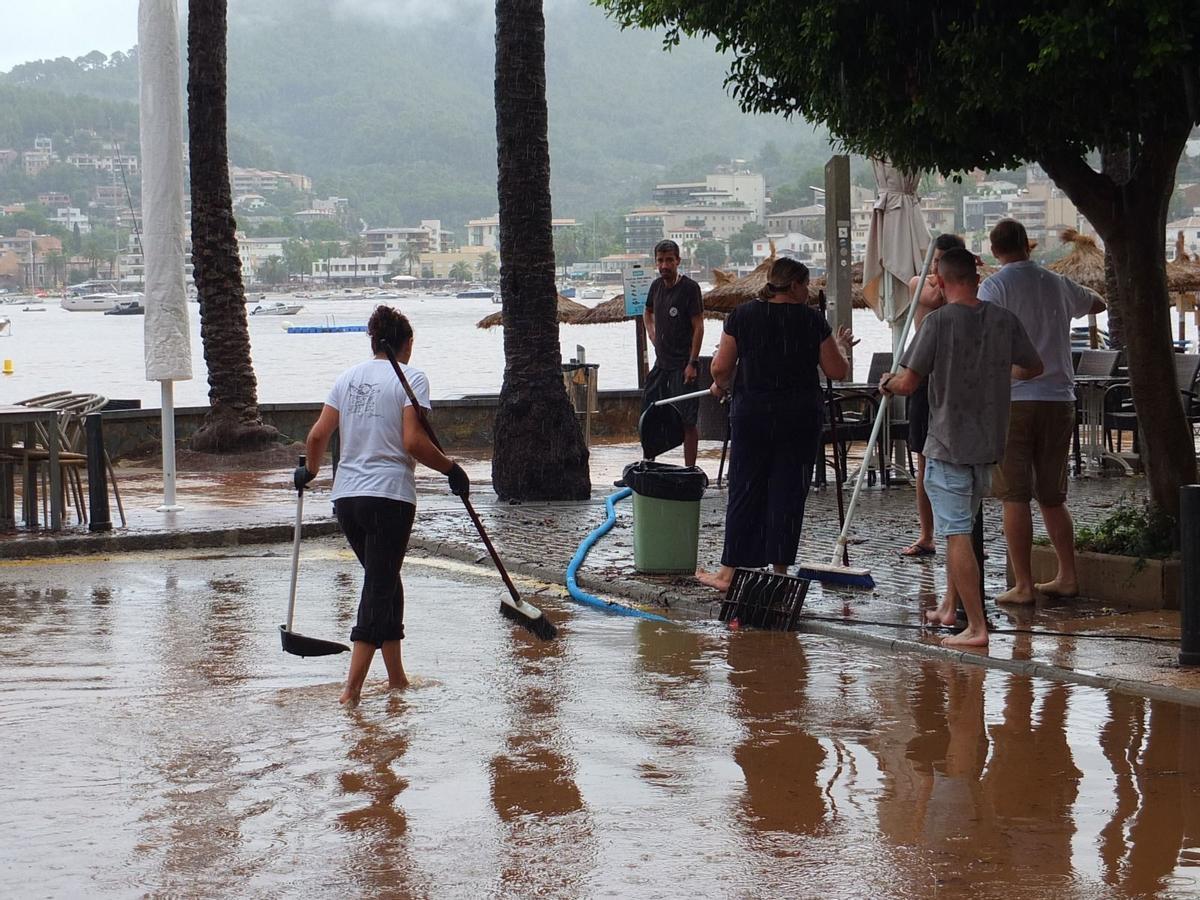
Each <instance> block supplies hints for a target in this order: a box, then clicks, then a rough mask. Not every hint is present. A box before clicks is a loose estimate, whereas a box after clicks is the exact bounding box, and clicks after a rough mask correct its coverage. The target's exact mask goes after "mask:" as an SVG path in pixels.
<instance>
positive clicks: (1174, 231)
mask: <svg viewBox="0 0 1200 900" xmlns="http://www.w3.org/2000/svg"><path fill="white" fill-rule="evenodd" d="M1181 231H1182V232H1183V249H1184V250H1186V251H1187V252H1188V255H1189V256H1200V216H1188V217H1187V218H1184V219H1176V220H1175V221H1173V222H1168V223H1167V233H1166V243H1167V256H1169V257H1172V258H1174V256H1175V241H1176V240H1177V239H1178V237H1179V232H1181Z"/></svg>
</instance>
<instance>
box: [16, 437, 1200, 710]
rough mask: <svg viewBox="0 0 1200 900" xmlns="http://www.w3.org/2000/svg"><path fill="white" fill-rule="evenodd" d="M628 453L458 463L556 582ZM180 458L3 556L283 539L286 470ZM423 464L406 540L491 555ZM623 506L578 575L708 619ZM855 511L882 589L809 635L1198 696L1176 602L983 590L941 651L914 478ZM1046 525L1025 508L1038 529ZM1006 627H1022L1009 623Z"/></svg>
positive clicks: (840, 601)
mask: <svg viewBox="0 0 1200 900" xmlns="http://www.w3.org/2000/svg"><path fill="white" fill-rule="evenodd" d="M719 455H720V445H719V444H707V443H706V444H702V445H701V459H700V463H701V465H702V466H703V468H704V469H705V470H706V471H707V472H708V473H709V476H710V478H711V479H712V481H713V483H714V485H715V479H716V473H717V467H718V461H719ZM677 457H678V452H676V453H675V454H671V455H669V456H668V458H667V461H669V462H678V461H679V459H677ZM281 458H282V457H281ZM638 458H640V449H639V448H637V446H636V445H633V444H616V445H601V446H596V447H593V448H592V484H593V493H592V498H591V499H590V500H589V501H586V502H581V503H525V504H509V503H501V502H499V501H498V500H497V499H496V497H495V495H494V494H492V493H491V491H490V490H489V489H488V487H487V486H486V482H487V481H488V480H489V478H490V461H488V460H486V459H466V460H464V465H465V467H466V469H467V471H468V474H469V475H470V476H471V479H472V481H473V482H475V483H476V484H477V488H476V491H477V493H476V494H473V495H472V500H473V502H474V505H475V507H476V509H477V510H478V512H479V514H480V516H481V518H482V520H483V522H484V524H485V527H486V528H487V529H488V532H489V534H490V535H491V537H492V539H493V541H494V542H495V544H496V547H497V550H498V551H499V552H500V554H501V556H502V557H503V558H504V560H505V563H506V565H507V566H508V567H509V568H510V569H511V570H512V571H514V572H517V573H520V574H524V575H527V576H530V577H534V578H538V579H541V580H544V581H551V582H556V583H562V582H563V581H564V580H565V573H566V568H567V563H568V562H569V560H570V558H571V556H572V555H573V554H574V552H575V550H576V548H577V547H578V545H579V542H580V541H581V540H582V539H583V538H584V537H585V536H586V535H587V533H588V532H589V531H591V530H592V529H593V528H595V527H596V526H597V525H599V524H600V523H601V522H602V521H603V520H604V516H605V513H604V498H605V497H606V496H608V495H609V494H610V493H611V492H612V491H613V490H615V488H613V487H611V485H612V482H613V480H614V479H616V478H618V477H620V473H621V469H622V468H623V466H624V464H625V463H627V462H631V461H634V460H636V459H638ZM187 464H188V463H187V461H181V464H180V468H181V471H180V474H179V477H178V482H177V499H178V503H179V504H180V505H181V506H182V507H183V510H182V511H180V512H175V513H162V512H158V511H157V506H158V505H159V504H160V503H161V501H162V477H161V473H160V472H158V471H157V470H155V469H146V468H121V469H119V470H118V476H119V478H120V489H121V496H122V500H123V502H124V505H125V512H126V516H127V518H128V527H126V528H121V527H120V525H119V519H118V516H117V511H116V508H115V504H114V506H113V509H112V518H113V521H114V529H113V531H112V532H109V533H107V534H89V533H88V532H87V530H86V526H72V527H69V528H67V529H66V530H64V531H63V532H61V533H60V534H58V535H53V536H52V535H45V534H29V533H26V532H24V531H18V532H16V533H9V534H5V535H0V560H3V559H19V558H36V557H51V556H57V555H61V554H75V553H118V552H122V551H127V550H135V549H136V550H149V549H156V548H166V547H171V548H180V547H221V546H235V545H239V544H247V543H267V542H271V543H274V542H290V541H291V539H292V528H293V523H294V521H295V510H296V505H295V497H296V495H295V491H294V489H292V487H291V467H290V466H287V467H282V466H281V467H278V468H272V469H270V470H264V471H243V470H237V471H234V470H229V471H205V472H198V471H188V470H187ZM327 475H328V472H324V473H322V477H321V478H319V479H318V481H317V482H316V483H315V486H314V488H313V489H311V490H310V491H308V492H307V493H306V496H305V506H304V523H305V536H306V537H307V538H311V537H316V536H320V535H332V534H337V533H338V528H337V523H336V522H335V521H334V520H333V518H332V510H331V507H330V503H329V481H328V478H327ZM418 476H419V477H418V492H419V493H420V495H421V502H420V512H419V514H418V517H417V527H416V530H415V532H414V536H413V545H412V546H413V551H414V552H416V553H425V554H432V555H441V556H448V557H453V558H456V559H459V560H466V561H472V562H479V563H480V564H481V565H485V566H490V561H489V560H488V558H487V556H486V553H485V551H484V549H483V547H482V545H481V544H480V542H479V539H478V537H477V535H476V534H475V531H474V528H473V527H472V525H471V523H470V520H469V519H468V518H467V516H466V515H465V513H464V512H463V509H462V505H461V503H460V502H459V501H458V500H457V499H456V498H455V497H453V496H452V495H450V494H449V493H447V491H446V487H445V480H444V478H442V477H441V476H438V475H436V474H434V473H431V472H429V471H428V470H420V471H419V473H418ZM1133 492H1140V493H1142V492H1144V482H1143V481H1142V480H1141V479H1137V478H1087V477H1085V478H1083V479H1079V480H1075V481H1073V482H1072V484H1071V501H1070V503H1071V511H1072V513H1073V514H1074V516H1075V521H1076V523H1077V525H1082V524H1087V523H1089V522H1094V521H1096V520H1097V519H1099V518H1101V517H1102V516H1103V515H1104V514H1105V513H1106V512H1107V510H1108V509H1109V508H1110V507H1111V506H1112V505H1113V504H1114V503H1116V502H1117V501H1118V500H1119V499H1120V498H1121V497H1122V496H1123V495H1128V494H1130V493H1133ZM847 499H848V498H847ZM617 508H618V519H617V523H616V526H615V527H614V528H613V530H612V531H611V532H609V534H608V535H607V536H606V537H605V538H604V539H602V540H601V541H600V542H599V544H598V545H597V546H596V547H595V548H594V549H593V550H592V552H591V554H590V555H589V556H588V559H587V561H586V562H585V564H584V566H583V569H582V570H581V573H580V577H579V582H580V585H581V586H582V587H583V588H584V589H585V590H588V591H591V592H593V593H596V594H598V595H601V596H607V597H611V598H616V599H621V600H624V601H625V602H627V603H633V604H635V605H644V606H647V607H653V608H662V607H666V608H668V609H670V610H671V611H672V615H673V616H674V617H675V618H680V619H689V620H712V619H715V617H716V613H717V609H718V607H719V604H720V599H721V598H720V596H719V595H717V594H716V593H714V592H713V591H711V590H709V589H707V588H704V587H702V586H700V585H698V584H697V583H696V582H695V581H694V580H693V579H690V578H672V577H661V576H650V575H640V574H638V573H636V572H635V571H634V570H633V531H632V514H631V511H630V505H629V503H628V502H627V501H626V502H623V503H621V504H619V505H618V507H617ZM724 512H725V492H724V491H723V490H721V491H718V490H716V489H715V487H710V490H709V491H708V493H707V496H706V497H705V499H704V501H703V502H702V505H701V529H700V557H699V558H700V564H701V566H703V567H706V568H709V567H712V566H715V565H716V564H717V562H718V560H719V557H720V552H721V542H722V538H723V531H724ZM855 519H856V524H855V529H854V531H855V534H856V540H857V541H858V543H856V544H852V545H851V564H852V565H855V566H863V567H868V568H870V570H871V573H872V576H873V577H874V579H875V582H876V585H877V586H876V589H875V590H874V591H862V590H855V589H849V588H838V589H835V588H832V587H826V586H822V585H820V584H817V583H814V584H813V585H812V587H811V589H810V590H809V593H808V598H807V600H806V602H805V614H806V618H805V625H804V627H805V630H806V631H810V632H815V633H821V634H827V635H831V636H834V637H837V638H840V639H843V640H848V641H856V642H860V643H865V644H870V645H878V646H885V647H889V648H893V649H897V650H904V651H907V652H917V653H923V654H928V655H936V656H940V657H943V658H954V659H958V660H961V661H963V662H970V663H976V664H981V665H987V666H992V667H997V668H1002V669H1006V670H1009V671H1013V672H1022V673H1026V674H1031V675H1041V676H1044V677H1049V678H1055V679H1058V680H1064V681H1069V682H1074V683H1081V684H1091V685H1096V686H1100V687H1105V688H1111V689H1115V690H1120V691H1124V692H1131V693H1136V694H1141V695H1145V696H1150V697H1156V698H1163V699H1170V700H1173V701H1177V702H1182V703H1186V704H1189V705H1200V669H1197V670H1191V669H1181V668H1180V667H1179V666H1178V664H1177V656H1178V649H1179V647H1178V639H1179V613H1178V612H1177V611H1167V610H1164V611H1155V612H1146V611H1127V612H1122V611H1120V610H1115V609H1112V608H1108V607H1105V606H1103V605H1101V604H1097V603H1093V602H1090V601H1086V600H1075V601H1058V602H1054V603H1048V604H1046V605H1039V606H1038V607H1037V608H1016V609H1013V608H1006V609H1003V610H1001V609H999V608H998V607H996V606H995V605H994V604H992V603H990V602H989V603H988V604H987V607H988V616H989V619H990V620H991V623H992V626H993V628H994V629H996V633H994V634H993V636H992V639H991V646H990V648H988V650H987V652H986V653H979V652H973V651H966V652H963V651H958V650H949V649H943V648H941V647H940V646H939V645H938V636H937V635H936V634H934V633H931V632H928V631H925V630H922V629H921V628H920V627H919V626H920V624H921V622H922V618H923V612H922V610H923V609H924V608H926V607H929V606H931V605H932V604H933V603H934V602H935V601H936V597H937V596H938V593H939V592H940V591H942V590H943V589H944V586H945V577H944V572H943V568H942V563H943V556H942V554H941V553H940V552H939V554H938V555H937V556H936V557H933V558H926V559H923V560H910V559H903V558H901V557H899V556H898V555H897V554H896V551H897V550H899V549H900V548H902V547H904V546H906V545H907V544H909V543H911V541H912V540H913V539H915V537H916V515H915V510H914V503H913V489H912V488H911V487H910V486H907V485H904V486H893V487H891V488H888V489H881V488H880V487H878V486H876V487H874V488H869V489H868V488H864V491H863V495H862V497H861V499H860V502H859V509H858V512H857V513H856V516H855ZM1040 527H1041V526H1040V521H1039V520H1038V519H1037V517H1036V516H1035V528H1037V529H1038V530H1039V532H1040ZM837 533H838V527H837V504H836V496H835V493H834V491H833V489H832V488H828V489H824V490H816V491H814V492H813V494H812V495H811V496H810V498H809V503H808V507H807V510H806V515H805V530H804V540H803V541H802V544H801V550H800V556H801V558H802V559H803V560H806V561H816V562H822V563H824V562H828V557H829V555H830V554H831V552H832V550H833V546H834V540H835V538H836V536H837ZM985 545H986V547H987V552H988V560H987V563H986V566H985V584H986V589H987V594H988V596H989V597H990V596H995V595H996V594H998V593H1000V592H1001V591H1002V590H1004V587H1005V582H1004V562H1005V550H1004V540H1003V536H1002V534H1001V533H1000V507H999V504H997V503H994V502H990V501H989V502H988V503H986V504H985ZM817 617H819V618H817ZM830 619H832V620H834V621H829V620H830ZM1005 629H1019V630H1021V631H1022V633H1019V634H1011V633H1004V630H1005ZM1050 632H1063V633H1066V634H1065V635H1064V634H1052V633H1050ZM1124 636H1128V637H1132V638H1141V639H1142V640H1137V639H1134V640H1130V639H1125V638H1124ZM1145 639H1156V641H1155V642H1151V641H1148V640H1145ZM1160 639H1166V640H1165V641H1163V640H1160Z"/></svg>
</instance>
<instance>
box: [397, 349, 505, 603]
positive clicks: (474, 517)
mask: <svg viewBox="0 0 1200 900" xmlns="http://www.w3.org/2000/svg"><path fill="white" fill-rule="evenodd" d="M382 343H383V352H384V353H385V354H386V355H387V358H388V362H390V363H391V364H392V369H393V371H395V373H396V376H397V377H398V378H399V379H400V383H401V384H402V385H404V393H406V394H408V401H409V403H411V404H412V405H413V408H414V409H416V411H417V418H419V419H420V420H421V425H422V426H423V427H424V428H425V433H426V434H427V435H429V440H430V441H432V442H433V446H435V447H437V448H438V450H441V451H442V452H443V453H445V450H442V442H441V441H439V440H438V438H437V434H436V433H435V432H434V430H433V425H432V424H430V422H429V417H428V416H427V415H425V407H423V406H422V405H421V404H420V402H419V401H418V400H417V395H416V393H415V392H414V391H413V389H412V385H411V384H409V383H408V379H407V378H405V377H404V371H403V370H402V369H401V368H400V363H399V362H398V361H397V360H396V354H395V353H394V352H393V351H392V348H391V347H390V346H389V345H388V344H387V343H386V342H382ZM459 499H460V500H462V502H463V506H465V507H466V508H467V515H469V516H470V517H471V521H472V522H473V523H474V525H475V530H476V531H478V532H479V538H480V540H482V541H483V546H485V547H487V551H488V553H489V554H491V557H492V562H493V563H495V564H496V570H497V571H498V572H499V573H500V577H501V578H502V579H504V586H505V587H507V588H508V593H509V594H510V595H512V598H513V602H514V603H516V604H517V605H518V606H522V605H524V603H525V601H524V600H522V599H521V594H520V593H519V592H518V591H517V587H516V585H514V584H513V582H512V579H511V578H510V577H509V576H508V570H507V569H506V568H504V563H503V562H501V560H500V554H499V553H497V552H496V548H495V547H493V546H492V540H491V538H489V537H488V533H487V532H486V531H485V530H484V528H483V522H481V521H480V520H479V513H477V512H475V507H473V506H472V505H471V500H470V498H468V497H460V498H459Z"/></svg>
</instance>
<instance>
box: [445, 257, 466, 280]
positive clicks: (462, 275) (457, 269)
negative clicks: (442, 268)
mask: <svg viewBox="0 0 1200 900" xmlns="http://www.w3.org/2000/svg"><path fill="white" fill-rule="evenodd" d="M447 274H448V275H449V276H450V278H452V279H453V280H454V281H470V280H471V266H470V264H468V263H466V262H463V261H462V260H459V261H458V262H456V263H455V264H454V265H452V266H451V267H450V271H449V272H448V273H447Z"/></svg>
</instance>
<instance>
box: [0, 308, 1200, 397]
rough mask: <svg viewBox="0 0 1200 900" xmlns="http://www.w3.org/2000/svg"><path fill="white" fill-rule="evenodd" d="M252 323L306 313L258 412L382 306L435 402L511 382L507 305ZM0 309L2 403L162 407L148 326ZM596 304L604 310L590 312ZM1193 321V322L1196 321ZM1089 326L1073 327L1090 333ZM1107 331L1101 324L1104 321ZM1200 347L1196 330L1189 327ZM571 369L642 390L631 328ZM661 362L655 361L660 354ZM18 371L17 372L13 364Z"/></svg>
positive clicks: (261, 377) (331, 313)
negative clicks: (49, 397)
mask: <svg viewBox="0 0 1200 900" xmlns="http://www.w3.org/2000/svg"><path fill="white" fill-rule="evenodd" d="M251 297H252V299H250V300H249V301H248V303H247V312H249V311H250V310H251V309H253V308H254V307H255V305H257V304H259V303H267V302H273V301H285V302H294V303H301V304H303V306H304V308H303V309H302V310H301V311H300V312H299V313H298V314H297V315H293V316H261V315H255V316H248V317H247V322H248V325H249V329H250V345H251V355H252V360H253V363H254V371H255V375H256V378H257V380H258V400H259V402H260V403H313V402H321V401H323V400H324V399H325V396H326V394H327V393H328V391H329V388H330V387H331V386H332V385H333V382H334V380H335V379H336V377H337V376H338V374H339V373H340V372H342V370H344V369H346V368H347V367H349V366H351V365H353V364H355V363H357V362H360V361H361V360H363V359H367V358H369V357H370V355H371V353H370V343H369V339H368V337H367V335H366V334H365V333H363V332H347V333H321V334H289V333H288V332H287V331H286V326H288V325H364V324H365V323H366V321H367V319H368V317H369V316H370V314H371V311H372V310H373V309H374V307H375V306H376V305H377V304H378V303H379V302H387V303H389V304H390V305H392V306H394V307H395V308H397V309H399V310H400V311H402V312H403V313H404V314H405V315H407V316H408V318H409V320H410V321H411V322H412V325H413V330H414V332H415V341H414V348H413V357H412V364H413V365H414V366H416V367H418V368H420V369H422V370H423V371H425V373H426V374H427V375H428V376H429V380H430V385H431V394H432V397H433V398H434V399H457V398H461V397H465V396H468V395H474V394H495V393H497V392H498V391H499V390H500V385H501V383H502V381H503V378H504V335H503V327H502V326H496V327H493V328H489V329H481V328H479V327H477V323H479V321H480V320H481V319H483V318H485V317H486V316H488V315H490V314H492V313H494V312H497V311H498V310H499V309H500V306H499V304H496V303H493V302H492V301H491V300H488V299H486V298H482V299H459V298H456V297H446V296H433V295H428V294H416V293H414V294H408V295H404V296H401V297H400V298H399V299H389V300H386V301H378V300H376V299H373V298H371V297H369V296H362V297H348V298H346V299H340V298H339V299H312V298H294V297H292V296H290V295H286V294H271V295H265V296H262V295H259V294H252V295H251ZM4 299H6V300H8V301H9V302H7V303H5V304H4V305H0V318H7V319H9V323H8V325H7V327H5V328H3V329H2V330H0V360H2V361H3V365H2V367H0V371H2V370H7V369H9V368H11V370H12V374H8V375H0V404H4V403H15V402H19V401H21V400H25V399H29V398H31V397H35V396H37V395H39V394H45V393H50V392H52V391H59V390H70V391H72V392H81V393H82V392H87V393H98V394H102V395H104V396H105V397H108V398H109V399H124V400H140V401H141V403H142V405H143V406H144V407H158V406H159V404H160V402H161V387H160V385H159V384H158V383H157V382H151V381H147V380H146V375H145V357H144V351H143V328H144V322H145V319H144V317H142V316H106V315H104V314H103V313H99V312H69V311H67V310H64V309H62V308H60V306H59V303H58V300H57V299H55V298H47V299H46V300H45V301H44V302H41V303H32V302H29V301H28V300H20V299H15V300H14V298H12V297H7V298H4ZM581 302H583V303H584V304H585V305H595V304H596V303H599V302H600V301H599V300H596V301H581ZM188 311H189V314H190V322H191V348H192V378H191V380H189V381H179V382H176V383H175V387H174V395H175V405H176V406H177V407H183V406H203V405H207V403H208V383H207V370H206V368H205V364H204V351H203V347H202V345H201V341H200V313H199V306H198V304H196V303H189V304H188ZM1188 318H1189V320H1190V319H1191V318H1192V317H1191V316H1190V315H1189V317H1188ZM1084 321H1086V320H1083V321H1081V322H1078V323H1076V324H1084ZM1100 325H1101V327H1103V326H1104V317H1103V316H1101V317H1100ZM853 328H854V333H855V337H856V338H858V339H859V344H858V345H857V346H856V347H855V348H854V380H855V381H864V380H865V379H866V377H867V373H868V370H869V368H870V364H871V356H872V354H873V353H876V352H887V351H889V350H890V349H891V335H890V331H889V328H888V326H887V325H886V323H884V322H881V321H880V320H879V319H877V318H876V317H875V314H874V313H873V312H872V311H870V310H855V312H854V326H853ZM720 336H721V321H720V320H716V319H712V320H706V321H705V330H704V345H703V351H702V352H703V354H704V355H711V354H712V353H713V351H715V350H716V347H717V343H718V341H719V340H720ZM1188 336H1189V337H1190V338H1191V340H1192V341H1193V343H1192V346H1195V339H1196V327H1195V323H1194V322H1191V321H1189V322H1188ZM559 339H560V342H561V349H562V358H563V361H564V362H569V361H571V360H573V359H579V358H581V357H582V358H583V359H584V360H586V362H588V363H595V364H598V366H599V369H598V384H599V389H600V390H618V389H623V388H636V387H637V368H636V350H635V347H636V342H635V329H634V323H633V322H618V323H612V324H607V325H562V326H560V329H559ZM651 353H652V355H653V351H651ZM10 361H11V362H10Z"/></svg>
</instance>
